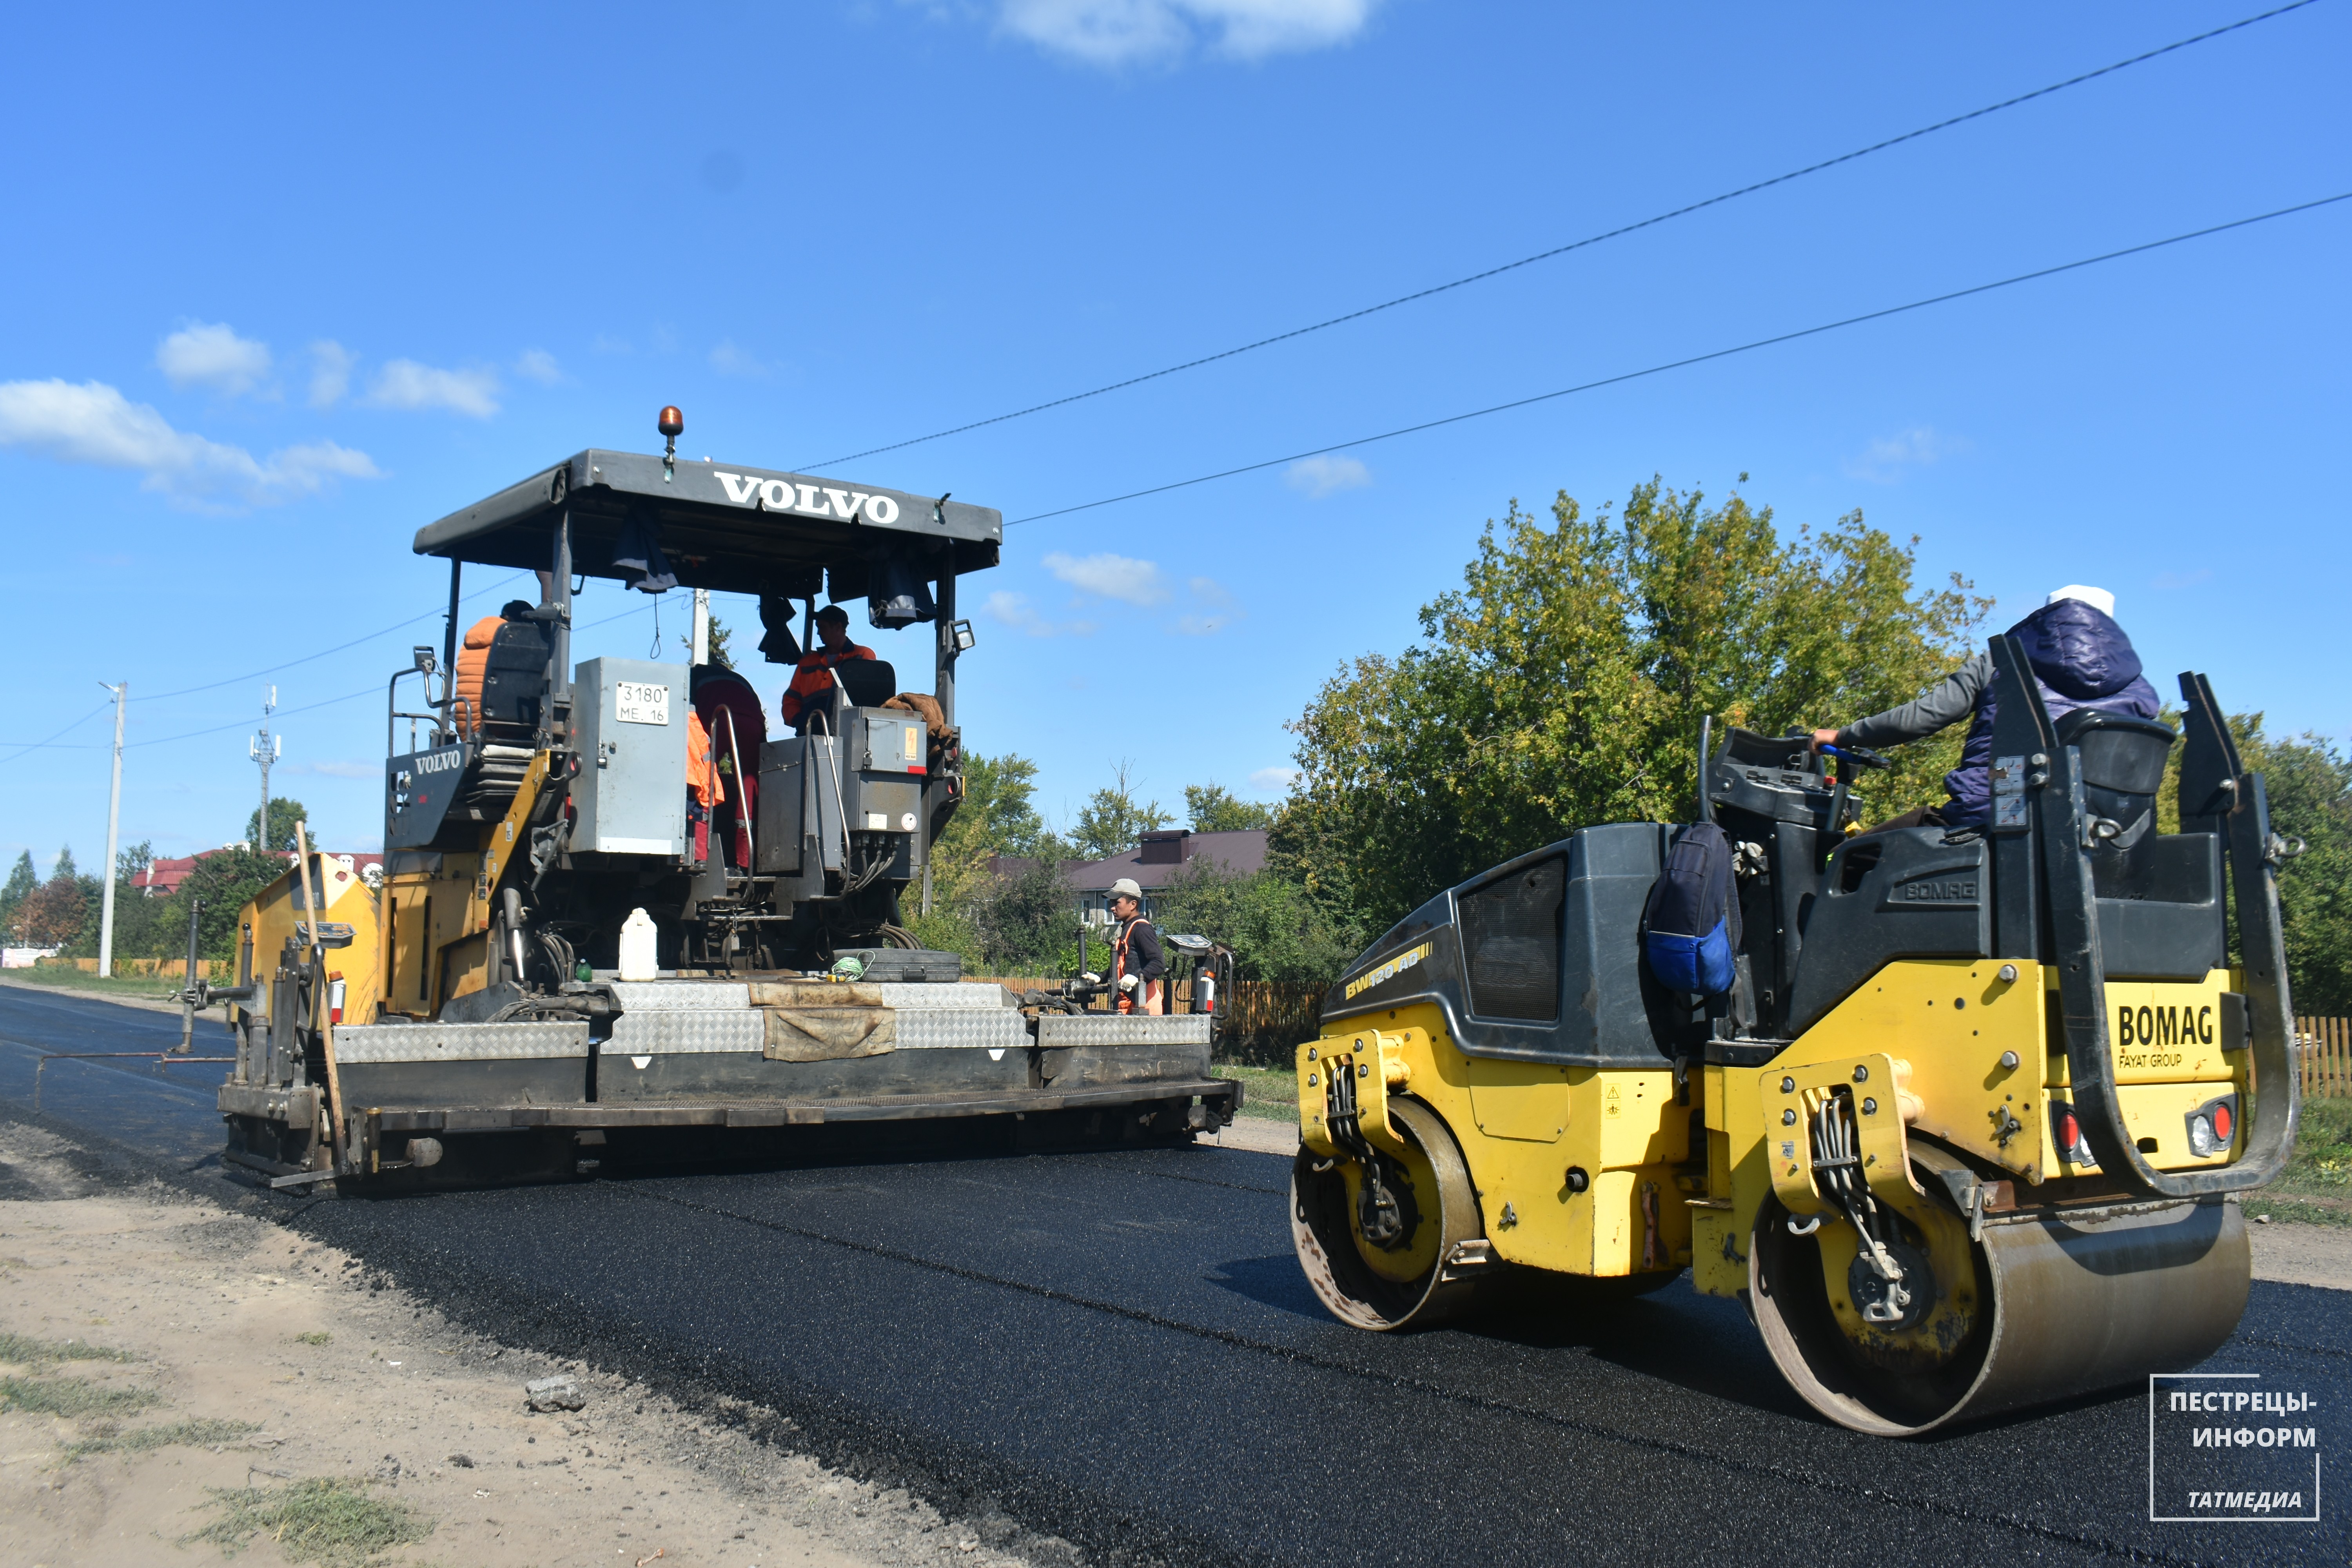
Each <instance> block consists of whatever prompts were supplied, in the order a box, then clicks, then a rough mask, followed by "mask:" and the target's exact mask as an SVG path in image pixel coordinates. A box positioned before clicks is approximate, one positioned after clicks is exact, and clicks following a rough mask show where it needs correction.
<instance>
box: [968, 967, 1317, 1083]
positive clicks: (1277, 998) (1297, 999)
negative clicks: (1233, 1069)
mask: <svg viewBox="0 0 2352 1568" xmlns="http://www.w3.org/2000/svg"><path fill="white" fill-rule="evenodd" d="M966 978H968V979H971V980H976V981H980V982H982V984H990V985H1002V986H1004V987H1005V988H1006V989H1008V990H1011V991H1013V992H1016V993H1018V992H1022V991H1042V990H1044V989H1045V987H1046V986H1048V985H1058V984H1061V982H1060V981H1058V980H1045V979H1040V978H1039V977H1037V976H1036V975H1034V974H1025V975H1024V974H974V975H969V976H967V977H966ZM1172 990H1173V995H1172V996H1171V1001H1170V1008H1169V1010H1170V1011H1171V1012H1175V1013H1189V1012H1191V1011H1192V981H1191V980H1189V979H1186V980H1180V981H1178V982H1176V984H1175V985H1174V987H1173V988H1172ZM1328 990H1329V987H1328V986H1325V985H1320V984H1314V983H1312V982H1307V983H1301V982H1297V981H1285V980H1237V981H1235V982H1234V984H1233V985H1232V986H1231V988H1230V991H1229V994H1227V995H1225V996H1223V997H1221V998H1219V1000H1218V1003H1217V1010H1218V1011H1219V1012H1221V1013H1223V1015H1224V1021H1223V1024H1222V1025H1220V1026H1219V1028H1218V1032H1217V1054H1218V1056H1219V1057H1220V1058H1223V1059H1224V1060H1226V1061H1238V1062H1253V1063H1257V1064H1259V1065H1262V1066H1266V1067H1287V1066H1289V1065H1290V1054H1291V1050H1292V1048H1293V1047H1296V1046H1297V1045H1298V1044H1300V1043H1301V1042H1302V1041H1306V1040H1311V1039H1313V1038H1314V1037H1315V1036H1316V1034H1317V1032H1318V1028H1319V1021H1320V1018H1321V1016H1322V1011H1323V997H1324V995H1325V994H1326V993H1327V992H1328ZM1108 1000H1109V999H1108V997H1097V998H1096V999H1095V1001H1094V1002H1093V1003H1092V1004H1090V1008H1091V1010H1092V1011H1095V1012H1104V1011H1108Z"/></svg>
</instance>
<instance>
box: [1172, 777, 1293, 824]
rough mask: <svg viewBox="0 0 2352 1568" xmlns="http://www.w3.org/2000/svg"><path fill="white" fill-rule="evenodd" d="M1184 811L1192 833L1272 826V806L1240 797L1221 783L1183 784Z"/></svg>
mask: <svg viewBox="0 0 2352 1568" xmlns="http://www.w3.org/2000/svg"><path fill="white" fill-rule="evenodd" d="M1184 815H1185V816H1186V817H1187V818H1188V819H1190V821H1191V822H1192V831H1193V832H1195V833H1239V832H1244V831H1245V830H1247V829H1249V828H1253V827H1272V826H1274V807H1272V806H1270V805H1259V804H1258V803H1257V802H1255V801H1254V800H1243V799H1241V798H1240V797H1238V796H1237V795H1234V793H1233V792H1232V791H1231V790H1228V789H1227V788H1225V786H1224V785H1223V784H1186V785H1185V786H1184Z"/></svg>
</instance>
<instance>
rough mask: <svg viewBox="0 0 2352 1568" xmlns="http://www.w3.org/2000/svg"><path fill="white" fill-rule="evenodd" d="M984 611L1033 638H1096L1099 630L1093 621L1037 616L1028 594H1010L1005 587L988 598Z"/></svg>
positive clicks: (987, 614)
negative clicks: (1065, 636) (1063, 636)
mask: <svg viewBox="0 0 2352 1568" xmlns="http://www.w3.org/2000/svg"><path fill="white" fill-rule="evenodd" d="M981 611H982V614H984V615H986V616H989V617H990V618H992V619H993V620H997V621H1002V622H1003V624H1004V625H1006V626H1011V627H1012V628H1013V630H1015V631H1017V632H1022V633H1024V634H1026V635H1027V636H1029V637H1057V636H1060V635H1061V634H1063V633H1068V634H1069V635H1070V636H1072V637H1092V636H1093V635H1094V634H1095V629H1096V628H1095V624H1094V622H1092V621H1062V622H1055V621H1049V620H1047V619H1046V618H1045V616H1041V615H1039V614H1038V613H1037V611H1036V609H1035V607H1034V606H1033V605H1031V604H1030V603H1029V599H1028V595H1024V594H1014V593H1009V592H1007V591H1006V590H1004V589H1002V588H1000V589H998V590H997V591H996V592H995V593H993V594H991V595H989V596H988V603H986V604H985V605H982V606H981Z"/></svg>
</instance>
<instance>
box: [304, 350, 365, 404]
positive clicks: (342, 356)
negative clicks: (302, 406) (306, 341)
mask: <svg viewBox="0 0 2352 1568" xmlns="http://www.w3.org/2000/svg"><path fill="white" fill-rule="evenodd" d="M359 357H360V356H359V355H357V354H355V353H352V351H351V350H349V349H347V348H345V347H343V345H342V344H341V343H339V342H335V341H334V340H333V339H331V338H320V340H319V341H318V342H314V343H312V344H311V345H310V406H311V407H313V408H332V407H333V406H334V405H336V404H338V403H341V401H342V400H343V394H345V393H347V392H349V391H350V390H351V389H352V365H353V364H355V363H358V361H359Z"/></svg>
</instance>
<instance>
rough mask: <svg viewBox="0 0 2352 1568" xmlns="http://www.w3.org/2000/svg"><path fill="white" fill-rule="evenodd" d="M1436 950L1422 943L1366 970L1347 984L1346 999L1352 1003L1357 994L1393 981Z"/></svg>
mask: <svg viewBox="0 0 2352 1568" xmlns="http://www.w3.org/2000/svg"><path fill="white" fill-rule="evenodd" d="M1436 950H1437V944H1436V943H1434V942H1423V943H1422V944H1421V945H1420V946H1419V947H1414V948H1408V949H1406V950H1405V951H1404V952H1400V953H1398V954H1397V955H1396V956H1395V957H1394V958H1391V959H1390V960H1389V961H1388V962H1387V963H1383V964H1381V966H1380V967H1379V968H1378V969H1367V970H1366V971H1364V973H1361V974H1359V975H1358V976H1356V978H1354V979H1353V980H1350V981H1349V982H1348V989H1347V992H1346V999H1347V1000H1349V1001H1350V1002H1352V1001H1354V1000H1355V999H1356V994H1357V993H1358V992H1360V991H1370V989H1371V988H1372V987H1373V986H1375V985H1378V984H1381V983H1382V982H1383V981H1389V980H1394V979H1395V978H1396V977H1397V976H1398V975H1400V974H1402V973H1404V972H1405V971H1406V970H1408V969H1411V968H1412V966H1413V965H1414V964H1416V963H1420V962H1421V961H1422V960H1423V959H1424V958H1427V957H1428V956H1429V955H1430V954H1431V953H1432V952H1435V951H1436Z"/></svg>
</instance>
